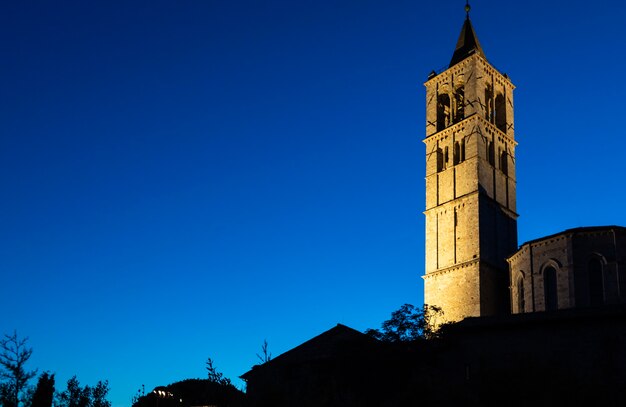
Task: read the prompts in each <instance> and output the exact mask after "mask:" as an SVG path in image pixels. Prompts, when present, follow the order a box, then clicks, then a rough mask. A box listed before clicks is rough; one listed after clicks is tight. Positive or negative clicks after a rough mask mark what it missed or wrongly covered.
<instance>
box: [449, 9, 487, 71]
mask: <svg viewBox="0 0 626 407" xmlns="http://www.w3.org/2000/svg"><path fill="white" fill-rule="evenodd" d="M471 9H472V8H471V6H470V4H469V0H466V1H465V15H466V17H465V22H463V28H461V34H460V35H459V40H458V41H457V43H456V48H455V49H454V54H453V55H452V59H451V60H450V65H449V67H452V66H453V65H456V64H458V63H459V62H461V61H462V60H464V59H465V58H467V57H469V56H470V55H472V54H474V53H478V54H480V56H482V57H483V58H485V59H487V58H486V57H485V53H484V52H483V48H482V47H481V46H480V42H479V41H478V37H477V36H476V33H475V32H474V27H472V22H471V21H470V18H469V12H470V10H471Z"/></svg>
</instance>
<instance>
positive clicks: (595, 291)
mask: <svg viewBox="0 0 626 407" xmlns="http://www.w3.org/2000/svg"><path fill="white" fill-rule="evenodd" d="M587 276H588V279H589V280H588V284H589V285H588V287H589V305H592V306H593V305H602V304H604V282H603V278H602V262H601V261H600V259H599V258H597V257H595V258H593V259H591V260H589V263H588V264H587Z"/></svg>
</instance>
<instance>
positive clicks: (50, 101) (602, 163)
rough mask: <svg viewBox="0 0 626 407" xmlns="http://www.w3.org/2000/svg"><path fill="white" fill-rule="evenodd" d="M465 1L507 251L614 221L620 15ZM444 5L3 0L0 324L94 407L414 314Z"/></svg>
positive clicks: (454, 30) (450, 15) (620, 193)
mask: <svg viewBox="0 0 626 407" xmlns="http://www.w3.org/2000/svg"><path fill="white" fill-rule="evenodd" d="M472 3H473V4H472V5H473V10H472V21H473V23H474V27H475V28H476V31H477V33H478V36H479V38H480V41H481V43H482V45H483V48H484V50H485V53H486V55H487V58H488V59H489V60H490V62H492V63H493V64H494V65H495V66H496V67H497V68H498V69H500V70H502V71H504V72H506V73H508V74H509V76H510V77H511V79H512V81H513V83H514V84H515V85H516V86H517V90H516V93H515V104H516V111H515V119H516V137H517V140H518V141H519V146H518V150H517V166H518V167H517V174H518V209H519V213H520V215H521V216H520V218H519V236H520V243H521V242H523V241H526V240H530V239H533V238H537V237H540V236H544V235H547V234H551V233H555V232H558V231H561V230H563V229H566V228H570V227H577V226H589V225H606V224H620V225H626V214H625V213H624V211H623V207H624V199H625V195H626V193H625V192H624V191H625V189H626V188H625V187H624V176H625V175H626V171H625V170H624V163H623V162H624V157H625V156H626V130H624V123H623V122H624V118H625V112H626V102H624V95H626V81H625V80H624V66H625V64H626V53H625V52H624V40H625V39H626V24H624V21H626V3H624V2H622V1H602V0H601V1H597V2H594V3H589V2H587V1H585V2H583V1H577V0H568V1H550V2H546V1H545V0H530V1H525V2H503V1H495V0H493V1H486V0H485V1H476V0H475V1H473V2H472ZM463 7H464V2H463V1H460V0H455V1H444V2H439V1H438V2H421V1H415V0H394V1H374V0H358V1H357V0H353V1H335V0H332V1H331V0H316V1H308V0H304V1H287V0H284V1H279V0H266V1H236V0H235V1H221V2H220V1H185V2H182V1H177V2H174V1H171V2H165V1H133V2H125V1H113V2H111V1H107V2H92V1H88V2H86V1H64V2H57V1H33V2H24V1H18V0H15V1H4V2H2V3H1V4H0V41H1V44H0V47H1V48H0V51H1V53H0V92H1V93H0V94H1V95H2V97H0V187H1V191H2V199H1V200H0V202H1V207H0V225H1V227H0V273H1V282H0V309H1V314H0V315H2V316H1V317H0V333H1V332H12V331H13V329H17V331H18V333H19V334H21V335H25V336H29V337H30V344H31V345H32V346H33V347H34V354H33V357H32V360H31V362H32V363H31V366H32V367H38V368H39V369H41V370H50V371H53V372H56V373H57V381H58V383H59V385H58V386H59V387H64V382H65V381H66V380H67V379H68V378H69V377H70V376H71V375H74V374H77V375H78V377H79V380H80V381H81V382H82V383H84V384H94V383H95V382H96V381H97V380H99V379H108V380H109V381H110V385H111V399H112V401H113V402H114V406H115V407H117V406H122V405H127V404H130V398H131V396H132V395H133V394H134V392H135V390H136V389H137V388H138V387H139V386H140V385H141V384H145V385H146V388H147V389H148V390H150V389H152V388H153V387H154V386H156V385H159V384H167V383H170V382H173V381H176V380H180V379H184V378H189V377H204V376H205V370H204V362H205V360H206V358H207V356H211V357H213V358H214V359H215V363H216V365H217V367H218V368H219V369H220V370H222V371H223V372H224V373H225V374H226V375H227V376H229V377H231V378H233V379H235V378H236V377H237V376H239V375H240V374H242V373H244V372H245V371H246V370H248V369H249V368H250V367H251V366H252V365H253V364H255V363H256V362H257V360H256V356H255V353H257V352H259V351H260V347H261V344H262V342H263V340H264V339H267V340H268V342H269V345H270V350H271V351H272V352H273V353H274V354H275V355H276V354H279V353H281V352H284V351H286V350H288V349H290V348H292V347H293V346H295V345H297V344H299V343H301V342H302V341H304V340H306V339H309V338H311V337H312V336H314V335H316V334H318V333H320V332H322V331H324V330H326V329H329V328H331V327H332V326H334V325H335V324H336V323H338V322H340V323H343V324H346V325H349V326H352V327H354V328H356V329H360V330H362V329H365V328H368V327H377V326H379V324H380V322H381V321H383V320H384V319H386V318H387V317H388V316H389V313H390V312H391V311H393V310H394V309H397V308H398V307H399V306H400V305H401V304H403V303H406V302H409V303H413V304H421V303H422V301H423V296H422V290H423V285H422V280H421V278H420V276H421V275H422V274H423V271H424V237H423V236H424V218H423V215H422V211H423V208H424V181H423V180H424V165H425V164H424V147H423V143H422V138H423V136H424V109H425V107H424V87H423V82H424V81H425V79H426V77H427V75H428V73H429V72H430V71H431V70H433V69H440V68H442V67H444V66H446V65H447V63H448V62H449V60H450V57H451V55H452V51H453V50H454V45H455V43H456V39H457V36H458V34H459V31H460V29H461V25H462V23H463V19H464V17H465V14H464V11H463ZM238 383H239V382H238Z"/></svg>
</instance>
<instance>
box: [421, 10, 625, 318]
mask: <svg viewBox="0 0 626 407" xmlns="http://www.w3.org/2000/svg"><path fill="white" fill-rule="evenodd" d="M469 11H470V8H469V5H467V6H466V18H465V22H464V23H463V27H462V29H461V34H460V35H459V39H458V41H457V44H456V48H455V50H454V53H453V55H452V59H451V60H450V64H449V66H448V68H447V69H446V70H444V71H443V72H441V73H436V72H432V73H431V74H430V75H429V77H428V80H427V81H426V83H425V86H426V138H425V140H424V143H425V144H426V210H425V212H424V214H425V215H426V259H425V260H426V261H425V263H426V270H425V275H424V302H425V303H426V304H428V305H432V306H438V307H440V308H441V309H442V310H443V312H444V318H445V320H446V321H458V320H462V319H464V318H466V317H478V316H492V315H504V314H510V313H527V312H536V311H550V310H557V309H565V308H575V307H589V306H598V305H603V304H616V303H621V302H626V263H625V260H626V228H623V227H617V226H609V227H588V228H578V229H571V230H567V231H564V232H562V233H559V234H556V235H554V236H548V237H545V238H540V239H536V240H533V241H531V242H527V243H525V244H523V245H522V246H521V247H520V248H519V250H518V246H517V217H518V214H517V212H516V177H515V173H516V172H515V148H516V146H517V142H516V140H515V126H514V120H513V118H514V110H513V106H514V105H513V90H514V89H515V86H514V85H513V83H512V82H511V80H510V78H509V77H508V76H507V75H506V74H503V73H501V72H499V71H498V70H497V69H496V68H494V67H493V66H492V65H491V64H490V63H489V62H488V60H487V57H486V56H485V52H484V51H483V49H482V47H481V45H480V42H479V41H478V37H477V35H476V32H475V31H474V28H473V26H472V23H471V21H470V17H469Z"/></svg>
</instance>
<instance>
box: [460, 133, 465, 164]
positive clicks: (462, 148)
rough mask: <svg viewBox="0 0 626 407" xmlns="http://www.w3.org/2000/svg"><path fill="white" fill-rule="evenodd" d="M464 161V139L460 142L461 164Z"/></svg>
mask: <svg viewBox="0 0 626 407" xmlns="http://www.w3.org/2000/svg"><path fill="white" fill-rule="evenodd" d="M463 161H465V137H463V140H461V162H463Z"/></svg>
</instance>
